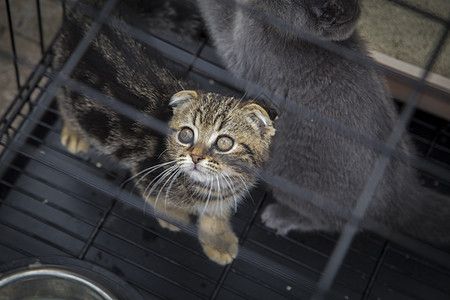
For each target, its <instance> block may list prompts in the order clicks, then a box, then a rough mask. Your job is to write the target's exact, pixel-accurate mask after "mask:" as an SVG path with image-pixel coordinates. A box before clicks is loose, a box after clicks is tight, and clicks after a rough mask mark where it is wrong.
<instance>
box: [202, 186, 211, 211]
mask: <svg viewBox="0 0 450 300" xmlns="http://www.w3.org/2000/svg"><path fill="white" fill-rule="evenodd" d="M212 186H213V185H212V184H210V185H209V193H208V198H207V199H206V203H205V206H204V207H203V211H202V213H201V215H202V216H203V214H204V213H205V211H206V209H207V207H208V204H209V200H210V199H211V192H212Z"/></svg>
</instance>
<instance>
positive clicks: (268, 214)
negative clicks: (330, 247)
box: [261, 203, 329, 235]
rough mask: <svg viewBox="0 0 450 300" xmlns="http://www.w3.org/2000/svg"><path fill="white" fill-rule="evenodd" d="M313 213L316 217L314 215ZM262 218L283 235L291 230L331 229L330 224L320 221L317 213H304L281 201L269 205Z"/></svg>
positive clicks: (266, 223)
mask: <svg viewBox="0 0 450 300" xmlns="http://www.w3.org/2000/svg"><path fill="white" fill-rule="evenodd" d="M313 215H314V217H312V216H313ZM261 219H262V221H263V223H264V225H266V226H267V227H269V228H271V229H275V230H276V231H277V234H281V235H286V234H287V233H288V232H289V231H291V230H299V231H317V230H329V228H328V226H326V225H325V224H323V223H321V222H320V218H319V217H318V216H317V213H314V214H312V213H311V212H310V213H309V214H306V213H305V214H302V213H300V212H297V211H294V210H293V209H292V208H290V207H288V206H286V205H283V204H280V203H273V204H270V205H268V206H267V207H266V208H265V209H264V212H263V213H262V215H261Z"/></svg>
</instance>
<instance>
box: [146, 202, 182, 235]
mask: <svg viewBox="0 0 450 300" xmlns="http://www.w3.org/2000/svg"><path fill="white" fill-rule="evenodd" d="M147 201H148V202H149V203H150V204H151V205H152V206H153V209H154V210H155V212H156V214H157V215H161V216H166V217H167V218H168V219H171V220H174V221H175V222H177V223H180V224H182V225H186V224H188V223H189V222H190V221H191V216H190V214H189V212H188V211H186V210H184V209H181V208H178V207H174V206H172V205H170V204H168V203H159V202H158V201H155V199H154V198H153V197H151V198H149V199H147ZM156 220H157V221H158V223H159V225H161V227H162V228H166V229H169V230H171V231H180V228H179V227H178V226H176V225H174V224H171V223H169V222H167V221H164V220H163V219H160V218H158V217H157V218H156Z"/></svg>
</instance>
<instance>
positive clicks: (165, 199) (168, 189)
mask: <svg viewBox="0 0 450 300" xmlns="http://www.w3.org/2000/svg"><path fill="white" fill-rule="evenodd" d="M181 172H182V170H181V169H180V168H178V170H176V171H175V173H174V174H175V175H174V176H173V177H172V179H171V181H170V184H169V186H168V187H167V190H166V196H165V197H164V201H167V197H168V196H169V191H170V189H171V188H172V185H173V183H174V182H175V180H176V179H177V178H178V176H180V173H181Z"/></svg>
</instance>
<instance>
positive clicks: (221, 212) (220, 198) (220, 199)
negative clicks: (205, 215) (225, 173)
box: [214, 175, 223, 215]
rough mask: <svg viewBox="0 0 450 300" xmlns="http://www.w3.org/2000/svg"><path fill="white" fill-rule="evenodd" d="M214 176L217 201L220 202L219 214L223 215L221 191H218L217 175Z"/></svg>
mask: <svg viewBox="0 0 450 300" xmlns="http://www.w3.org/2000/svg"><path fill="white" fill-rule="evenodd" d="M214 178H215V179H216V181H217V201H218V203H219V204H220V215H223V201H222V199H223V197H222V194H221V191H220V181H219V176H217V175H216V176H214Z"/></svg>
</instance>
